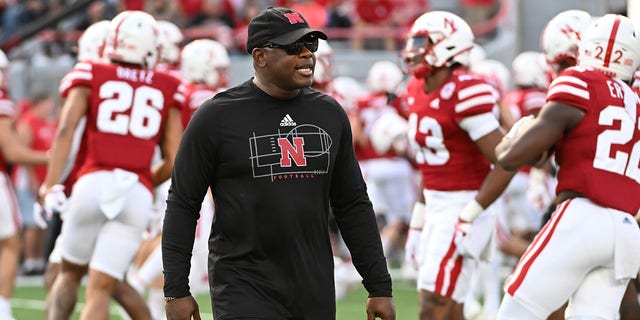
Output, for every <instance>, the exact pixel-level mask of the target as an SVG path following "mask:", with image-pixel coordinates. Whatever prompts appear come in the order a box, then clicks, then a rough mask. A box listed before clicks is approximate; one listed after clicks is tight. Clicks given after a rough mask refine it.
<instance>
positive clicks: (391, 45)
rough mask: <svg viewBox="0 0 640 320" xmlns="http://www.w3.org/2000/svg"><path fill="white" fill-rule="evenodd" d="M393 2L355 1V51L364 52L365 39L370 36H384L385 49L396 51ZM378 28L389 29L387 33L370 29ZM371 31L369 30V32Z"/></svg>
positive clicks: (381, 0) (376, 0) (389, 0)
mask: <svg viewBox="0 0 640 320" xmlns="http://www.w3.org/2000/svg"><path fill="white" fill-rule="evenodd" d="M394 7H395V6H394V3H393V1H392V0H355V12H356V21H355V32H354V37H353V40H352V42H351V47H352V48H353V49H355V50H362V49H364V47H365V41H364V40H365V38H367V37H368V36H369V35H376V37H377V36H378V35H382V34H383V35H384V38H383V40H384V48H385V50H387V51H394V50H395V49H396V48H395V41H394V36H393V33H391V32H389V30H392V29H390V28H392V26H393V23H392V12H393V10H394ZM371 27H378V28H381V29H382V28H384V29H387V30H386V31H385V32H380V31H377V30H373V29H370V28H371ZM367 29H369V30H367Z"/></svg>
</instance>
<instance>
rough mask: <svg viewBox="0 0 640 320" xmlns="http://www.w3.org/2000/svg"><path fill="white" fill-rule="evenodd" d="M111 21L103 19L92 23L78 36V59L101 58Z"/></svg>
mask: <svg viewBox="0 0 640 320" xmlns="http://www.w3.org/2000/svg"><path fill="white" fill-rule="evenodd" d="M110 25H111V22H110V21H108V20H102V21H98V22H95V23H93V24H92V25H90V26H89V27H88V28H87V29H86V30H85V31H84V32H83V33H82V35H81V36H80V38H78V61H89V60H101V59H102V51H103V49H104V45H105V40H106V39H107V34H108V33H109V26H110Z"/></svg>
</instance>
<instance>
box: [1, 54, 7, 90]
mask: <svg viewBox="0 0 640 320" xmlns="http://www.w3.org/2000/svg"><path fill="white" fill-rule="evenodd" d="M8 75H9V58H7V55H6V54H4V51H2V50H0V88H6V87H7V85H8V83H9V79H8Z"/></svg>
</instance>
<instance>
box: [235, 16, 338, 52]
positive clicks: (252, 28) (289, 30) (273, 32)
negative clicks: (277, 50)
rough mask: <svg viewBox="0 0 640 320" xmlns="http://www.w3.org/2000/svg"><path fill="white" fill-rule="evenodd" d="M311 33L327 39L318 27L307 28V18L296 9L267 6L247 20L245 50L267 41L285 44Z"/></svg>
mask: <svg viewBox="0 0 640 320" xmlns="http://www.w3.org/2000/svg"><path fill="white" fill-rule="evenodd" d="M308 34H312V35H313V36H316V37H318V38H320V39H323V40H327V35H326V34H324V32H322V31H320V30H318V29H311V28H309V24H308V23H307V20H305V18H304V17H303V16H302V15H301V14H300V13H299V12H296V11H293V10H291V9H287V8H282V7H278V8H276V7H269V8H267V9H264V10H262V11H261V12H260V13H258V15H257V16H255V17H254V18H253V19H251V22H249V36H248V38H247V52H249V53H251V51H253V49H254V48H260V47H262V46H263V45H264V44H266V43H267V42H269V43H273V44H278V45H287V44H291V43H294V42H296V41H298V40H300V39H301V38H302V37H304V36H306V35H308Z"/></svg>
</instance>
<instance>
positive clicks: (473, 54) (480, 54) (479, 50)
mask: <svg viewBox="0 0 640 320" xmlns="http://www.w3.org/2000/svg"><path fill="white" fill-rule="evenodd" d="M486 58H487V51H485V50H484V48H483V47H482V46H480V45H479V44H477V43H474V44H473V47H471V51H469V66H472V65H473V64H474V63H476V62H478V61H482V60H484V59H486Z"/></svg>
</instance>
